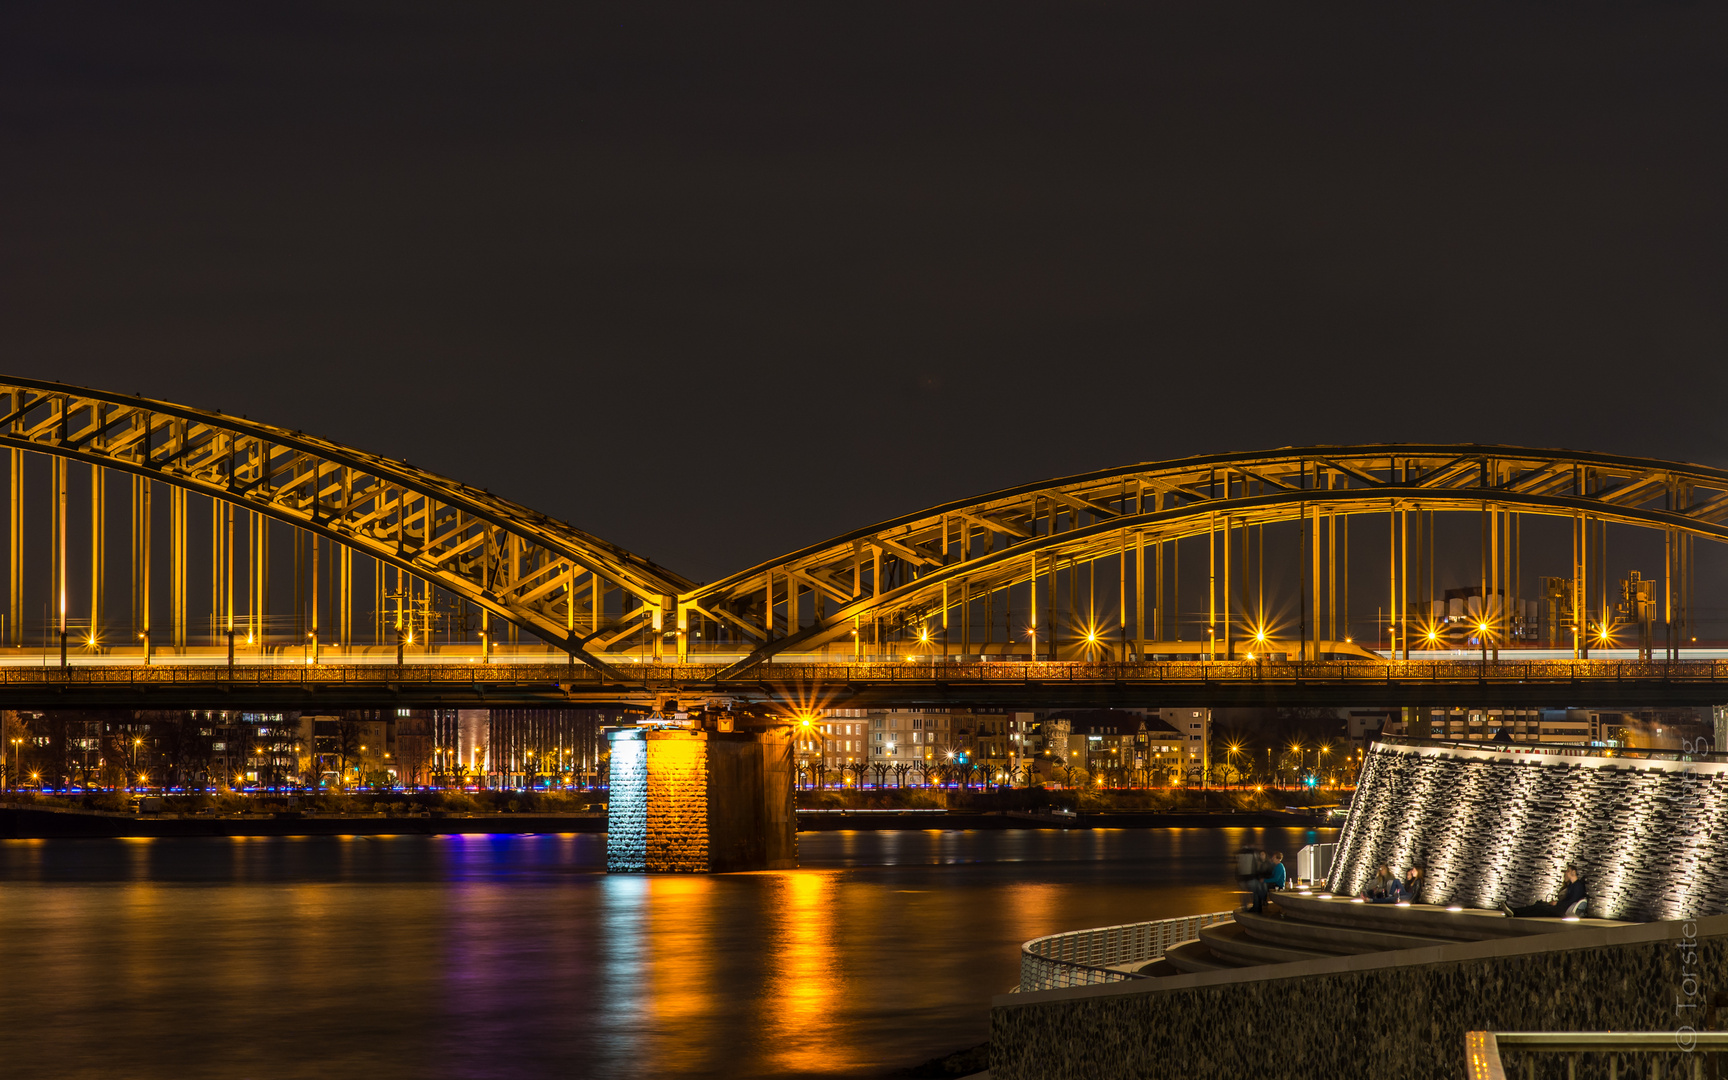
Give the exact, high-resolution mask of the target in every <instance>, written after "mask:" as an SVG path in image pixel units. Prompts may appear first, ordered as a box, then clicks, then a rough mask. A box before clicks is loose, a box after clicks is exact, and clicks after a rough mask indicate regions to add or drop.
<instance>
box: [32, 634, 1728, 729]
mask: <svg viewBox="0 0 1728 1080" xmlns="http://www.w3.org/2000/svg"><path fill="white" fill-rule="evenodd" d="M213 659H214V658H213ZM474 659H475V658H472V657H471V658H469V662H467V663H462V662H460V661H461V657H460V655H458V654H451V656H450V658H449V660H438V659H431V660H428V659H427V658H413V659H411V661H410V662H409V663H405V664H402V665H395V664H380V663H377V662H376V660H375V659H374V658H371V657H367V658H364V659H363V660H361V661H360V662H357V663H356V662H348V663H345V662H343V660H342V659H341V658H339V657H334V656H325V657H319V658H318V659H317V661H316V662H314V663H295V662H288V663H281V664H255V663H249V662H247V663H237V664H235V665H234V666H232V667H230V666H227V665H225V664H223V663H222V662H221V661H220V660H215V661H214V662H212V663H200V664H194V663H187V662H186V661H185V659H184V658H179V657H176V658H175V660H174V662H171V663H161V664H153V665H145V664H143V663H140V664H137V665H121V664H115V663H113V662H112V660H111V659H110V660H108V661H107V662H104V663H94V664H81V663H78V659H77V657H74V658H73V659H72V663H71V665H70V666H68V667H60V666H58V665H52V664H46V663H44V664H43V665H40V666H38V665H34V664H29V665H26V664H0V683H64V682H68V681H71V682H78V681H89V682H113V683H127V682H167V681H187V682H195V681H196V682H202V681H213V680H230V679H232V680H234V681H258V682H303V681H343V682H374V681H376V682H383V681H401V680H403V679H404V678H405V677H406V678H408V679H409V681H451V682H456V681H460V682H471V681H472V682H490V681H503V680H517V681H521V680H528V679H554V680H563V681H567V682H574V683H592V682H599V681H617V680H624V681H631V682H634V681H644V680H646V681H655V682H683V683H694V682H710V681H713V680H715V677H716V676H717V675H718V674H719V673H720V672H721V671H722V670H724V669H725V667H726V665H724V664H717V663H699V662H687V663H678V662H676V661H672V660H658V661H656V660H648V661H636V660H625V659H622V658H620V659H619V660H618V661H617V662H614V663H609V664H608V665H607V671H606V672H605V673H604V675H603V674H602V673H600V672H598V671H596V670H594V669H593V668H588V667H582V666H578V667H576V668H574V669H572V668H571V667H570V666H569V664H568V663H567V662H559V661H557V660H553V661H551V662H547V663H538V664H536V663H524V662H522V661H521V660H519V659H514V658H513V659H512V661H511V662H509V663H499V664H485V663H477V662H474ZM434 673H436V674H434ZM742 678H745V679H749V680H752V681H760V680H762V679H764V678H774V679H780V680H804V681H808V682H842V683H843V682H860V681H882V682H906V683H974V684H977V683H988V684H998V683H1041V682H1050V681H1060V682H1094V681H1096V682H1130V683H1187V684H1193V683H1205V684H1213V683H1219V682H1255V683H1262V684H1272V685H1277V684H1285V685H1327V684H1332V685H1348V684H1362V683H1368V682H1373V683H1383V684H1388V685H1390V684H1395V683H1398V682H1408V681H1412V680H1427V681H1439V680H1441V679H1447V680H1454V681H1470V682H1478V683H1482V682H1505V683H1536V684H1556V685H1560V684H1564V685H1575V684H1591V683H1620V682H1626V681H1629V680H1631V681H1639V680H1643V681H1655V682H1664V683H1676V682H1685V683H1715V682H1728V660H1676V661H1647V662H1644V661H1619V660H1523V661H1511V660H1499V661H1493V660H1490V661H1487V662H1485V663H1484V662H1477V661H1461V660H1447V661H1418V660H1410V661H1402V660H1400V661H1389V662H1359V661H1330V660H1312V661H1288V662H1282V663H1259V662H1253V661H1226V660H1218V661H1206V662H1195V661H1132V662H1117V661H1082V660H1039V661H1012V662H992V663H987V664H979V663H952V662H926V661H921V660H912V661H901V662H888V663H875V662H868V661H861V662H832V661H830V662H822V663H779V662H776V663H772V664H764V665H762V666H760V667H757V668H754V669H751V670H750V671H748V672H746V673H745V674H744V675H743V676H742ZM1472 745H1475V744H1472Z"/></svg>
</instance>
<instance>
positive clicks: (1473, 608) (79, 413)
mask: <svg viewBox="0 0 1728 1080" xmlns="http://www.w3.org/2000/svg"><path fill="white" fill-rule="evenodd" d="M0 410H3V411H0V445H3V446H4V447H6V448H7V451H8V458H9V461H8V473H7V484H6V487H7V492H8V501H7V528H8V535H9V545H8V577H7V596H8V601H7V607H6V608H5V610H4V612H0V641H3V642H4V644H5V646H6V647H5V649H4V650H0V704H4V705H7V706H11V707H45V706H84V705H88V706H98V705H115V706H131V707H151V706H156V707H224V708H245V707H332V708H340V707H361V706H383V705H390V704H397V705H402V706H417V707H429V706H439V705H460V704H477V703H490V704H497V705H505V704H536V705H549V704H577V705H581V704H597V703H615V702H629V703H651V702H660V701H664V700H666V699H667V698H673V699H677V700H679V701H681V702H688V701H705V702H710V703H723V702H733V703H756V702H772V703H776V704H782V705H792V706H805V707H808V706H815V705H825V706H829V707H848V706H851V705H865V704H870V705H888V704H896V703H898V704H904V705H909V706H910V705H925V706H930V705H956V706H960V705H1000V704H1017V705H1025V706H1038V705H1046V704H1070V703H1072V704H1093V705H1104V704H1135V705H1160V704H1162V705H1183V704H1205V705H1228V704H1251V703H1279V704H1290V703H1303V702H1308V703H1324V704H1329V705H1347V704H1354V703H1373V704H1381V705H1396V704H1412V705H1415V704H1422V705H1436V706H1438V705H1461V704H1488V705H1518V704H1538V703H1540V704H1556V703H1564V704H1580V705H1582V704H1602V705H1611V704H1651V703H1672V704H1714V703H1720V702H1722V701H1723V700H1725V699H1728V652H1725V653H1722V658H1721V659H1717V658H1716V657H1717V653H1718V650H1716V649H1714V648H1712V647H1711V646H1712V645H1713V642H1712V641H1711V640H1710V635H1708V634H1706V635H1704V638H1703V640H1702V641H1700V634H1699V629H1700V625H1701V623H1703V622H1704V621H1705V620H1704V619H1703V618H1701V617H1700V616H1710V617H1714V616H1713V615H1711V613H1712V612H1714V611H1716V610H1717V609H1715V608H1712V607H1710V606H1708V605H1704V606H1699V605H1697V604H1696V603H1695V598H1694V591H1695V590H1694V582H1695V579H1697V578H1698V575H1697V574H1696V573H1695V566H1696V554H1697V552H1696V540H1697V539H1698V538H1699V537H1704V538H1705V539H1708V540H1713V541H1717V542H1719V543H1720V542H1722V541H1724V540H1728V526H1725V525H1724V524H1723V523H1724V521H1728V472H1724V471H1723V470H1718V469H1710V468H1705V467H1702V466H1697V465H1688V464H1684V463H1680V462H1669V461H1656V460H1648V459H1642V458H1632V457H1615V456H1610V455H1603V454H1589V453H1576V452H1570V451H1557V450H1532V449H1525V448H1519V447H1509V446H1476V445H1463V446H1443V445H1375V446H1316V447H1306V448H1293V449H1292V448H1287V449H1282V450H1274V451H1267V452H1259V453H1232V454H1220V455H1213V456H1208V457H1196V458H1187V459H1183V460H1179V461H1169V462H1158V463H1147V464H1139V465H1133V466H1129V467H1126V468H1122V469H1115V470H1109V471H1104V472H1096V473H1089V474H1086V475H1082V476H1073V477H1067V478H1063V479H1059V480H1052V481H1044V482H1039V483H1034V484H1028V485H1025V486H1022V487H1017V488H1012V489H1009V490H1005V491H998V492H995V493H992V494H989V495H985V496H981V497H978V498H973V499H966V500H960V501H956V502H953V503H949V504H945V505H942V506H936V507H932V508H930V509H927V510H922V511H919V512H917V513H914V514H910V515H907V516H905V517H901V518H896V519H893V520H891V521H886V522H882V523H878V524H876V525H871V526H869V527H866V528H863V529H860V530H858V531H856V532H853V533H848V534H846V535H844V536H840V537H836V538H834V539H832V540H828V541H825V542H823V543H820V544H816V545H813V546H811V547H807V548H803V549H801V550H798V551H794V552H791V553H789V554H786V555H784V556H781V557H779V558H776V559H772V560H770V561H768V562H765V563H762V564H761V565H758V566H755V567H751V568H750V569H747V570H744V571H741V572H739V573H737V574H734V575H732V576H730V577H727V578H723V579H721V580H719V581H715V582H710V583H705V584H703V583H697V582H693V581H691V580H689V579H687V578H685V577H682V576H681V575H679V574H677V573H675V572H673V571H671V570H668V569H666V568H664V567H661V566H658V565H656V564H654V563H653V562H652V561H650V560H648V559H644V558H642V557H640V556H638V555H635V554H632V553H631V552H629V551H626V550H624V549H622V548H620V547H617V546H616V545H613V544H609V543H606V542H605V541H603V540H601V539H599V538H597V537H595V536H593V535H590V534H589V533H586V532H584V531H582V530H580V529H578V528H576V527H574V526H571V525H569V524H567V523H565V522H562V521H557V520H554V519H551V518H548V517H547V516H545V515H543V514H539V513H536V512H534V511H532V510H529V509H528V508H526V507H523V506H519V505H517V504H515V503H512V502H510V501H508V500H506V499H502V498H499V497H498V496H495V495H492V494H491V493H489V492H486V491H482V490H479V489H476V488H472V487H469V486H468V485H465V484H462V483H459V482H457V481H454V480H450V479H447V478H444V477H441V476H437V475H434V474H431V473H428V472H426V471H424V470H421V469H417V468H414V467H413V466H411V465H408V464H406V463H404V462H399V461H392V460H389V459H387V458H383V457H379V456H377V455H374V454H370V453H366V452H363V451H359V450H354V449H351V448H348V447H345V446H341V445H338V444H336V443H332V442H329V441H327V440H324V439H320V438H317V437H315V436H310V435H306V434H303V433H300V432H295V431H289V430H286V429H282V428H276V427H272V426H269V425H267V424H262V423H258V422H254V421H251V420H247V419H243V418H237V417H233V416H226V415H223V414H220V413H213V412H207V411H202V410H198V409H191V408H187V407H185V406H180V405H174V404H170V403H167V402H160V401H153V400H149V399H145V398H140V397H135V396H129V395H123V394H110V393H104V392H101V391H97V390H88V389H82V388H77V387H71V386H65V385H62V384H58V383H51V382H39V381H30V380H22V379H11V380H0ZM1352 532H1354V537H1353V536H1352ZM1705 550H1706V555H1707V557H1714V556H1711V555H1710V553H1711V552H1713V551H1717V550H1719V549H1716V548H1714V547H1713V546H1712V545H1706V546H1705ZM1611 566H1620V567H1624V568H1628V572H1627V576H1625V577H1622V576H1621V574H1620V573H1619V572H1617V571H1611V569H1610V568H1611ZM1719 684H1720V685H1719Z"/></svg>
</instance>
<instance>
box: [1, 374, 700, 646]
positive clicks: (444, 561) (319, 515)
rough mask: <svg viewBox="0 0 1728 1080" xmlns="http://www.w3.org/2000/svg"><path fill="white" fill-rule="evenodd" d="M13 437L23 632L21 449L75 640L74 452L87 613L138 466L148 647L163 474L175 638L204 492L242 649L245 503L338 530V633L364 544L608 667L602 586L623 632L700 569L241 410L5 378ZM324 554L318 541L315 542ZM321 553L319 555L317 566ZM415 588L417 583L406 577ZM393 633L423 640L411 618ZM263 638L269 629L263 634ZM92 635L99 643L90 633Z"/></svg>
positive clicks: (260, 557)
mask: <svg viewBox="0 0 1728 1080" xmlns="http://www.w3.org/2000/svg"><path fill="white" fill-rule="evenodd" d="M0 407H4V409H5V412H4V414H3V415H0V445H4V446H7V447H10V448H12V449H13V451H14V452H13V454H12V462H11V474H10V475H11V483H10V489H11V515H10V537H11V544H10V550H11V578H10V593H11V607H10V613H11V626H10V628H9V629H10V634H11V639H12V642H13V643H14V644H22V643H23V632H24V626H23V624H24V611H23V596H24V573H25V567H24V558H23V552H24V536H23V521H24V472H23V465H24V458H23V455H22V454H21V453H20V451H29V452H35V453H38V454H43V455H46V456H47V457H48V458H49V459H50V461H51V463H52V469H51V476H50V500H51V509H50V522H51V530H52V537H51V540H50V550H51V569H50V576H51V580H52V585H51V588H52V590H53V594H54V595H56V596H58V598H59V603H58V611H57V612H55V613H54V614H53V615H51V619H52V620H53V621H56V622H57V623H58V627H57V630H58V633H59V634H60V637H61V641H62V645H63V648H64V643H65V641H66V639H67V636H68V625H69V624H68V609H69V606H70V603H69V600H68V598H67V595H66V594H67V584H66V577H67V569H68V558H67V553H66V532H67V529H66V524H67V522H66V518H67V515H68V513H69V512H70V511H69V507H68V505H67V502H68V495H67V471H66V466H67V465H68V464H70V463H72V462H82V463H86V464H88V465H90V466H91V467H92V468H93V470H95V471H93V473H92V478H91V507H92V511H91V535H92V556H91V566H92V568H93V569H92V574H91V582H90V585H91V589H92V594H91V595H92V600H91V619H90V623H89V626H90V627H91V629H92V630H96V629H98V628H99V627H100V625H101V620H102V616H103V614H104V612H103V610H102V609H103V606H104V604H103V595H102V594H103V579H104V578H105V576H106V575H105V563H106V559H105V556H106V555H107V552H106V551H105V550H104V544H105V541H106V537H105V535H104V534H105V531H106V530H105V519H106V511H107V505H106V499H105V494H104V490H103V489H104V487H105V485H104V482H103V478H104V472H103V471H104V470H111V471H118V472H122V473H128V474H130V475H131V476H132V477H133V478H134V485H133V492H132V495H133V506H132V510H133V517H132V526H131V531H132V537H131V539H132V556H133V568H132V569H133V581H132V587H133V592H134V598H133V599H134V605H133V624H134V627H133V628H134V631H135V633H136V634H137V635H138V637H139V638H140V639H141V640H142V641H143V642H144V643H145V645H144V646H143V647H144V648H145V649H146V651H148V648H149V645H150V644H151V642H152V637H151V633H152V626H151V617H152V612H153V606H152V604H151V601H150V586H151V581H152V573H151V567H152V564H153V561H154V560H153V556H152V552H151V548H152V536H153V534H154V532H155V530H154V528H153V521H152V516H151V509H150V497H151V491H152V485H151V482H157V483H160V484H163V485H165V486H166V487H167V489H168V495H169V501H170V512H169V518H170V522H169V527H168V531H169V534H170V535H169V545H170V552H169V558H168V563H169V575H168V576H169V578H170V589H171V590H172V592H173V596H172V597H171V603H170V607H171V610H172V613H173V614H172V618H173V632H174V641H175V644H176V645H178V646H181V647H185V645H186V643H187V642H186V639H187V636H188V626H187V613H186V606H187V598H186V595H185V592H186V585H187V576H188V571H187V566H186V562H187V559H186V556H187V545H188V539H189V538H188V537H187V536H186V535H185V534H186V495H187V494H189V493H193V494H199V495H205V496H208V497H209V498H211V499H212V500H214V501H215V503H216V505H217V506H218V507H220V509H219V510H217V511H215V512H214V513H213V525H212V544H211V546H212V549H213V550H212V553H211V562H212V566H213V579H214V580H213V585H212V593H213V596H212V622H213V625H214V628H215V629H216V631H217V632H218V633H220V634H222V635H224V636H225V637H226V638H227V640H228V643H229V644H230V646H232V642H233V636H234V634H235V633H236V626H237V608H236V589H235V584H236V582H235V577H234V564H235V561H236V551H235V532H236V530H235V520H234V514H235V512H236V511H238V512H241V513H250V514H252V515H255V518H254V520H253V522H252V528H251V529H250V530H248V532H249V533H250V534H251V536H250V537H249V538H252V539H255V538H258V537H265V536H267V535H268V534H267V532H265V531H264V530H260V529H259V528H258V527H257V519H261V518H268V519H270V520H273V521H278V522H282V523H284V524H286V525H290V526H292V527H294V528H295V529H298V530H302V531H304V532H305V533H307V534H310V535H311V536H313V537H317V538H320V539H322V540H327V541H329V542H330V543H331V544H333V545H334V548H333V554H334V555H335V558H334V559H332V560H330V561H332V562H333V563H334V567H333V571H334V573H333V576H334V578H335V579H336V580H335V581H334V582H333V583H332V584H333V586H334V589H333V592H334V593H335V595H336V596H337V598H338V599H337V601H336V602H337V605H338V609H337V611H336V612H335V614H336V616H337V617H338V620H339V625H340V636H341V637H342V638H345V639H346V638H351V637H352V616H353V600H354V596H353V572H352V559H351V557H352V554H353V553H355V552H359V553H362V554H365V555H369V556H371V557H372V558H373V559H375V560H377V562H378V564H380V565H381V566H388V567H391V568H394V569H395V570H397V571H400V572H401V573H402V574H406V575H412V576H413V577H414V578H418V579H419V580H420V581H421V582H423V583H426V584H429V585H436V586H437V587H439V588H441V589H444V590H446V591H447V592H449V593H450V594H452V595H453V596H456V597H459V598H461V599H462V600H465V601H467V602H469V603H472V604H474V605H475V606H476V607H477V608H478V609H479V610H481V611H483V612H485V613H486V614H487V615H489V616H496V617H498V618H500V619H501V620H504V621H505V622H506V623H507V624H511V625H515V626H518V627H521V628H522V629H525V630H528V631H530V632H532V633H534V634H536V635H538V636H539V637H541V638H543V639H545V640H547V641H550V642H557V643H558V644H559V645H560V646H561V647H563V648H564V649H565V650H566V651H567V652H568V654H569V655H570V656H571V657H572V658H574V659H580V660H582V661H583V662H585V663H589V664H595V665H598V664H599V661H598V660H596V659H595V658H594V656H593V655H592V654H591V653H590V652H589V651H588V650H587V649H586V648H585V647H584V646H585V645H586V644H587V643H588V642H591V641H594V640H595V639H596V638H598V637H601V636H602V634H603V629H602V626H601V622H602V619H601V616H600V614H599V612H601V611H602V610H603V604H604V598H605V595H606V594H619V595H621V597H622V598H623V599H622V603H621V606H622V608H623V609H625V610H628V609H629V608H630V607H631V601H632V600H634V601H635V605H634V606H635V612H636V613H635V615H634V616H633V617H630V618H626V619H624V620H622V622H623V625H622V626H615V627H613V628H611V629H612V633H613V634H614V635H618V636H627V635H628V634H629V633H631V632H632V630H633V629H635V628H636V627H637V626H638V625H639V624H641V623H642V622H643V621H644V620H650V619H651V620H653V621H654V622H656V623H658V621H659V620H660V618H661V616H662V613H663V612H664V611H666V610H669V607H670V604H671V602H672V600H673V598H674V597H676V595H677V594H678V593H679V592H681V591H683V590H686V589H688V588H690V587H691V583H690V582H689V581H688V580H686V579H684V578H682V577H679V576H678V575H676V574H673V573H671V572H670V571H667V570H665V569H664V568H662V567H659V566H656V565H654V564H653V563H652V562H650V561H649V560H647V559H644V558H641V557H640V556H637V555H633V554H631V553H630V552H628V551H625V550H624V549H623V548H620V547H618V546H616V545H614V544H609V543H606V542H605V541H603V540H600V539H598V538H596V537H594V536H591V535H589V534H587V533H585V532H582V531H581V530H580V529H577V528H575V527H573V526H571V525H569V524H567V523H565V522H561V521H555V520H553V519H551V518H549V517H547V516H546V515H545V514H541V513H537V512H535V511H533V510H529V509H528V508H526V507H523V506H519V505H517V504H516V503H513V502H510V501H509V500H507V499H502V498H499V497H498V496H496V495H493V494H491V493H490V492H487V491H482V490H479V489H476V488H473V487H469V486H468V485H466V484H462V483H459V482H457V481H455V480H450V479H446V478H445V477H442V476H438V475H436V474H433V473H430V472H427V471H425V470H423V469H417V468H415V467H414V466H412V465H409V464H407V463H406V462H400V461H392V460H390V459H388V458H384V457H380V456H378V455H376V454H369V453H366V452H364V451H360V450H355V449H352V448H350V447H345V446H342V445H339V444H337V443H334V442H331V441H329V440H326V439H320V438H318V437H316V436H311V435H306V434H304V433H302V432H297V431H289V430H287V429H284V428H278V427H272V426H270V425H268V424H261V423H257V422H255V421H252V420H247V419H244V418H239V417H233V416H226V415H223V414H221V413H215V412H208V411H205V410H200V409H192V408H188V407H186V406H183V405H174V404H170V403H168V402H162V401H153V400H150V399H148V398H143V397H129V396H125V395H119V394H110V393H104V392H101V391H96V390H87V389H83V388H79V387H71V386H65V385H62V384H59V383H52V382H42V381H35V380H25V379H6V380H4V381H0ZM314 551H315V552H316V549H314ZM247 555H248V556H249V559H248V560H247V561H249V562H251V563H253V564H254V565H255V566H256V567H257V568H258V569H260V570H262V569H264V568H265V567H266V566H267V562H268V551H267V549H266V550H264V551H259V550H256V549H254V550H250V551H248V553H247ZM319 565H320V560H318V559H317V558H316V557H315V558H314V560H313V563H312V567H313V572H314V573H316V569H317V567H318V566H319ZM262 580H263V579H262V578H261V579H260V580H257V581H249V582H248V583H247V588H248V590H249V592H250V595H248V596H246V597H244V598H243V600H242V603H244V602H245V601H252V602H254V603H257V602H258V601H259V597H258V595H257V592H256V590H257V589H258V588H259V587H260V585H261V583H262ZM401 585H402V586H403V587H404V588H406V587H407V585H408V582H407V581H406V580H405V581H403V582H402V583H401ZM311 595H312V598H313V601H314V603H313V606H312V608H311V611H310V614H311V618H310V625H309V631H308V632H309V633H310V635H311V636H312V640H313V642H314V644H315V645H316V643H317V642H318V640H319V638H320V635H321V634H322V633H323V632H325V631H326V630H327V629H329V628H328V627H326V626H321V625H320V624H319V620H318V613H317V606H316V598H317V596H318V590H317V589H313V590H312V593H311ZM401 623H402V620H400V619H399V620H398V624H399V625H397V626H395V627H393V628H392V629H393V630H396V631H400V632H401V634H402V636H403V637H404V638H411V636H412V632H413V627H412V624H411V622H409V623H408V624H407V625H401ZM253 636H255V637H256V636H258V635H257V632H256V631H255V632H254V635H253ZM90 640H91V641H94V640H95V634H94V633H92V634H91V636H90Z"/></svg>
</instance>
